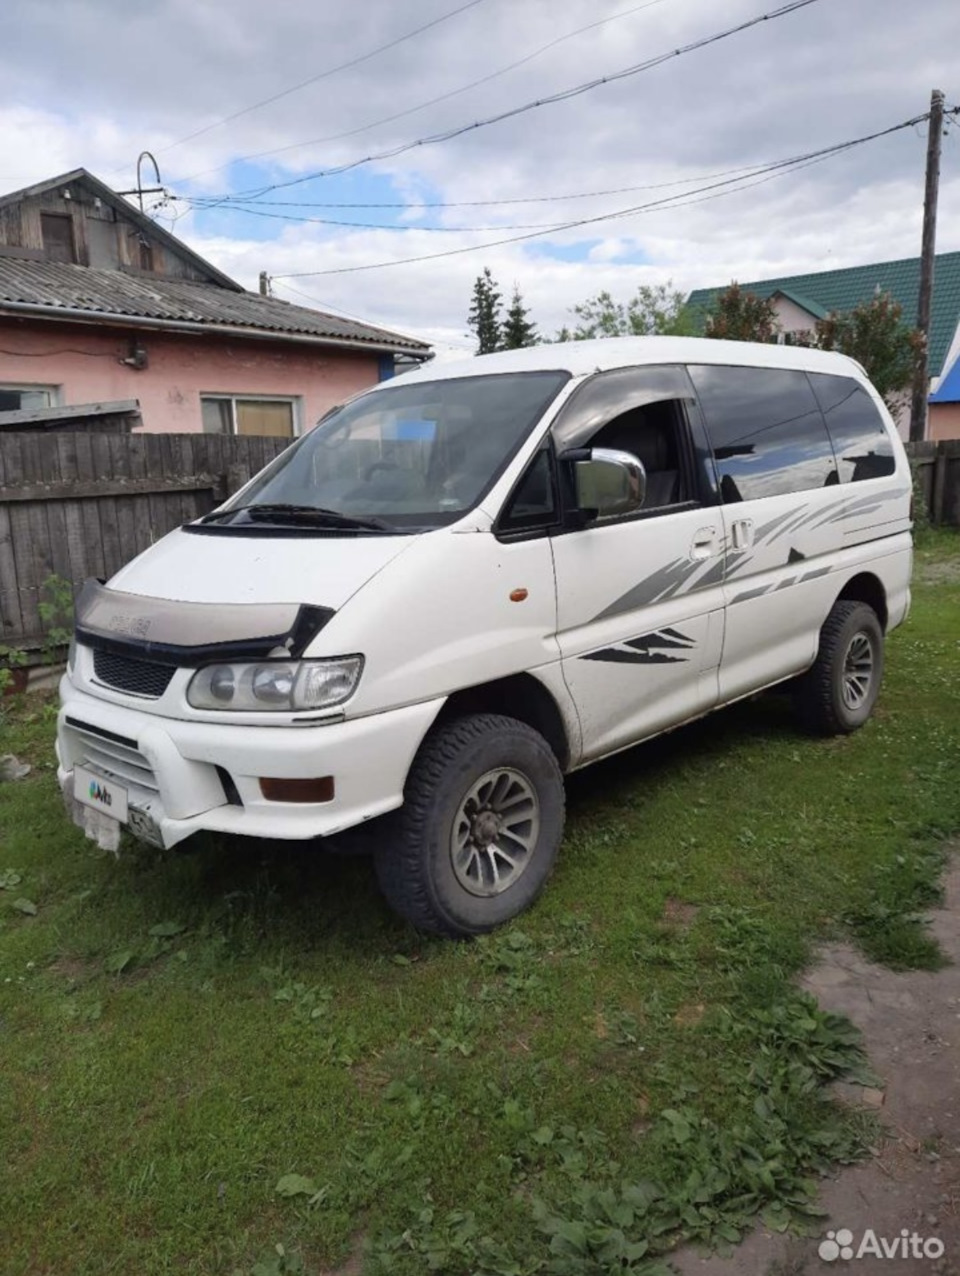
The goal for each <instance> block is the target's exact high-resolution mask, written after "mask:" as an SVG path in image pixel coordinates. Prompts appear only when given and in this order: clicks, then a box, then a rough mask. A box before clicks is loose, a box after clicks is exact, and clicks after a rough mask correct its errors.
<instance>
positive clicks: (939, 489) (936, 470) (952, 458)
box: [907, 439, 960, 527]
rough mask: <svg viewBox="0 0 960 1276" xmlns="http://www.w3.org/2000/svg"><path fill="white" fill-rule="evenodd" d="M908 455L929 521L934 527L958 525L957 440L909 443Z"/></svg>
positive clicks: (959, 451) (959, 459) (959, 460)
mask: <svg viewBox="0 0 960 1276" xmlns="http://www.w3.org/2000/svg"><path fill="white" fill-rule="evenodd" d="M907 455H908V456H909V457H910V464H911V465H912V466H913V471H914V474H915V475H916V477H917V486H918V487H919V489H920V491H921V492H922V493H923V499H924V500H925V502H926V505H927V512H928V514H929V516H930V522H931V523H933V524H934V525H935V526H946V527H960V439H945V440H943V441H942V442H940V443H908V444H907Z"/></svg>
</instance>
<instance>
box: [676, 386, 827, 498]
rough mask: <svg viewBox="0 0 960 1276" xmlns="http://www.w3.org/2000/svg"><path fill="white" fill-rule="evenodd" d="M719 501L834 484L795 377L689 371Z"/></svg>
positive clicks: (814, 416) (810, 403) (812, 407)
mask: <svg viewBox="0 0 960 1276" xmlns="http://www.w3.org/2000/svg"><path fill="white" fill-rule="evenodd" d="M690 376H691V377H692V378H693V383H694V385H695V386H696V389H697V394H698V396H699V398H700V406H701V408H702V409H703V414H704V417H705V418H706V423H707V433H708V434H709V436H710V441H711V443H712V445H713V454H714V457H715V458H716V462H717V469H718V471H719V476H720V492H721V495H722V496H723V499H724V501H725V502H727V503H729V502H731V501H748V500H756V499H757V498H758V497H761V496H780V495H782V494H783V493H785V492H804V491H810V490H811V489H812V488H817V487H825V486H827V485H828V484H831V483H836V482H837V481H838V479H837V468H836V462H835V460H834V455H833V448H832V447H831V445H830V438H829V436H828V434H827V431H826V427H825V426H824V423H823V416H822V415H821V412H820V408H819V406H818V404H817V400H816V399H815V398H814V394H813V391H812V390H811V388H810V383H809V381H808V380H807V378H806V374H805V373H803V372H790V371H787V370H785V369H781V368H717V367H710V366H706V365H704V366H700V367H692V368H690Z"/></svg>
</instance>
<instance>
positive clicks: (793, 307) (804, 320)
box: [773, 297, 817, 332]
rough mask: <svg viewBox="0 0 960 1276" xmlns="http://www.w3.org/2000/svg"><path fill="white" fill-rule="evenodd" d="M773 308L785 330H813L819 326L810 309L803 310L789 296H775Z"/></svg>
mask: <svg viewBox="0 0 960 1276" xmlns="http://www.w3.org/2000/svg"><path fill="white" fill-rule="evenodd" d="M773 309H774V313H775V314H776V316H777V320H778V322H779V324H780V326H781V328H782V329H783V330H784V332H812V331H813V330H814V328H815V327H816V326H817V321H816V319H815V318H814V317H813V315H812V314H810V312H809V310H802V309H801V308H800V306H798V305H797V304H796V302H793V301H791V300H790V299H789V297H774V298H773Z"/></svg>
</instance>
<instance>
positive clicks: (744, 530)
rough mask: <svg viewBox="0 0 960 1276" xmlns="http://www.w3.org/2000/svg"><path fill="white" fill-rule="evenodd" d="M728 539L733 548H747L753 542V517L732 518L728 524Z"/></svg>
mask: <svg viewBox="0 0 960 1276" xmlns="http://www.w3.org/2000/svg"><path fill="white" fill-rule="evenodd" d="M730 539H731V541H732V542H733V548H734V549H749V548H750V546H751V545H752V544H753V519H752V518H737V519H734V521H733V522H732V523H731V524H730Z"/></svg>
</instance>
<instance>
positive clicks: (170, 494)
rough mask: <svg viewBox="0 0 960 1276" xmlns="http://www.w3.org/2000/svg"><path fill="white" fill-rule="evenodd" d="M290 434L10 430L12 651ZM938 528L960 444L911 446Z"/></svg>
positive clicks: (0, 446)
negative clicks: (50, 585)
mask: <svg viewBox="0 0 960 1276" xmlns="http://www.w3.org/2000/svg"><path fill="white" fill-rule="evenodd" d="M285 446H286V442H285V440H283V439H275V438H267V437H262V438H261V437H256V436H246V435H245V436H239V437H232V436H228V435H219V434H137V435H126V434H116V433H112V434H105V433H104V434H100V433H84V432H80V431H77V432H66V433H47V432H44V433H42V434H41V433H38V432H36V431H33V432H24V433H13V432H10V433H5V434H0V644H4V645H10V646H20V647H25V648H31V647H37V646H39V645H40V644H41V643H42V640H43V629H44V625H43V623H42V620H41V615H40V604H41V602H42V601H43V583H44V581H45V580H46V579H47V578H48V577H49V576H51V575H57V576H60V577H62V578H63V579H65V580H68V581H70V582H71V584H72V585H73V587H74V589H76V588H77V587H78V586H79V585H81V584H82V583H83V581H84V580H86V579H87V578H88V577H90V576H100V577H107V576H112V575H113V573H114V572H116V571H118V570H119V569H120V568H121V567H122V566H123V565H124V563H126V562H129V560H130V559H131V558H133V557H135V555H137V554H139V553H140V552H141V551H142V550H144V549H147V548H148V547H149V546H150V545H152V544H153V542H154V541H156V540H159V538H160V537H161V536H164V535H166V533H167V532H169V531H171V530H172V529H173V528H175V527H180V526H181V525H182V524H183V523H186V522H189V521H190V520H191V519H195V518H199V517H200V516H201V515H202V514H205V513H208V512H209V511H210V510H211V509H213V508H214V506H216V505H218V504H219V503H220V502H221V501H223V500H224V499H225V498H226V497H227V496H228V495H229V494H230V493H231V492H234V491H236V490H237V488H238V487H240V486H242V484H244V483H245V482H246V481H247V480H248V479H249V478H250V477H252V475H254V474H255V473H257V471H258V470H260V469H262V468H263V466H264V465H266V464H267V463H268V462H269V461H271V460H273V458H274V457H275V456H277V455H278V454H279V453H280V452H281V451H283V448H284V447H285ZM907 451H908V453H909V454H910V458H911V462H912V464H913V467H914V471H915V473H916V475H917V485H918V488H919V489H920V491H921V492H922V494H923V497H924V499H925V501H926V504H927V508H928V510H929V513H930V518H931V521H932V522H933V523H936V524H947V525H951V526H960V439H957V440H950V441H947V442H941V443H912V444H908V446H907Z"/></svg>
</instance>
